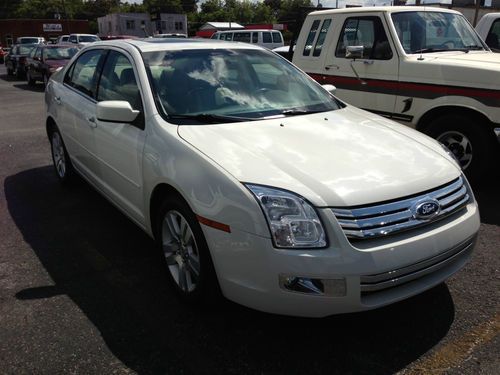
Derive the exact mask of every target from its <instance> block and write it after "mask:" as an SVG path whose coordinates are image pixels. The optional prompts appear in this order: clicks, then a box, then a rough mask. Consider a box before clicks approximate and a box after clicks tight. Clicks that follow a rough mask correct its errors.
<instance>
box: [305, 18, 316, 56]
mask: <svg viewBox="0 0 500 375" xmlns="http://www.w3.org/2000/svg"><path fill="white" fill-rule="evenodd" d="M318 27H319V20H315V21H314V22H313V24H312V26H311V30H309V35H308V36H307V40H306V45H305V46H304V52H303V53H302V54H303V55H304V56H309V55H310V54H311V49H312V45H313V42H314V38H316V32H317V31H318Z"/></svg>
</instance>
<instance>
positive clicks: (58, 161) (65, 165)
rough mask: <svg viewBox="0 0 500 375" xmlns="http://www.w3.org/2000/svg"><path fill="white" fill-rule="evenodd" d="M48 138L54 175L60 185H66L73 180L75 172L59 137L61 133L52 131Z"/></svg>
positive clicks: (56, 130)
mask: <svg viewBox="0 0 500 375" xmlns="http://www.w3.org/2000/svg"><path fill="white" fill-rule="evenodd" d="M49 137H50V149H51V153H52V162H53V164H54V169H55V171H56V175H57V177H58V178H59V181H61V183H62V184H68V183H69V182H71V181H72V180H73V179H74V176H75V171H74V169H73V165H72V164H71V160H70V158H69V155H68V151H67V150H66V146H65V145H64V142H63V139H62V137H61V133H59V130H58V129H52V131H51V133H50V136H49Z"/></svg>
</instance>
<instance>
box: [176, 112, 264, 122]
mask: <svg viewBox="0 0 500 375" xmlns="http://www.w3.org/2000/svg"><path fill="white" fill-rule="evenodd" d="M168 118H169V119H172V120H185V119H187V120H196V121H199V122H204V123H207V124H219V123H223V122H241V121H253V120H256V119H254V118H248V117H238V116H225V115H215V114H211V113H199V114H197V115H169V116H168Z"/></svg>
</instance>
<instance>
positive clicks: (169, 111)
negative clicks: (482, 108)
mask: <svg viewBox="0 0 500 375" xmlns="http://www.w3.org/2000/svg"><path fill="white" fill-rule="evenodd" d="M332 89H333V87H327V88H325V87H321V86H320V85H318V84H317V83H315V82H314V81H313V80H312V79H310V78H309V77H308V76H307V75H305V74H304V73H302V72H301V71H300V70H298V69H297V68H296V67H295V66H294V65H292V64H291V63H289V62H287V61H285V60H284V59H282V58H279V57H278V56H276V55H275V54H274V53H272V52H270V51H267V50H265V49H263V48H260V47H257V46H252V45H248V44H239V43H228V42H218V41H200V40H180V39H177V40H175V39H172V40H167V39H166V40H158V39H145V40H117V41H109V42H98V43H95V44H92V45H91V46H88V47H86V48H84V49H83V50H82V51H80V52H79V53H78V54H77V55H76V56H75V57H74V58H73V60H72V61H71V62H70V63H69V64H68V65H66V67H65V68H63V69H62V70H61V71H59V72H58V73H56V74H55V75H54V76H53V77H52V79H51V81H50V83H49V85H48V86H47V89H46V93H45V102H46V107H47V116H46V126H47V134H48V136H49V139H50V142H51V149H52V156H53V161H54V166H55V170H56V173H57V176H58V177H59V179H60V181H61V182H62V183H64V184H66V183H68V182H69V181H71V180H72V178H73V177H74V174H75V173H78V174H79V175H81V176H82V177H83V178H84V179H85V180H87V181H88V182H89V183H90V184H92V185H93V186H94V187H95V188H96V189H97V190H98V191H100V192H101V193H102V194H103V195H104V196H105V197H106V198H107V199H109V201H111V202H112V203H113V204H114V205H116V207H118V208H119V209H120V210H121V211H123V212H124V213H125V214H126V215H127V216H128V217H129V218H130V219H131V220H132V221H134V222H135V223H136V224H137V225H138V226H139V227H141V228H142V229H143V230H144V231H145V232H147V233H148V234H149V235H151V236H152V237H154V238H155V239H156V240H157V241H158V244H159V248H161V250H162V251H163V254H164V255H165V256H164V259H165V269H166V270H167V272H168V275H169V278H170V279H171V281H172V284H173V286H174V287H175V289H176V291H177V292H178V294H179V295H180V296H181V297H182V298H184V299H186V300H189V301H195V302H200V301H206V300H211V299H212V298H214V296H217V295H218V294H220V293H222V295H224V296H225V297H227V298H228V299H231V300H233V301H236V302H238V303H240V304H243V305H246V306H249V307H252V308H255V309H258V310H262V311H267V312H273V313H280V314H288V315H297V316H315V317H320V316H327V315H331V314H336V313H344V312H353V311H362V310H367V309H372V308H376V307H380V306H383V305H387V304H389V303H393V302H396V301H399V300H402V299H404V298H407V297H409V296H412V295H415V294H417V293H420V292H422V291H424V290H426V289H428V288H431V287H433V286H434V285H437V284H439V283H441V282H443V281H444V280H445V279H446V278H448V277H449V276H451V275H452V274H454V273H455V272H456V271H458V270H459V269H460V268H461V267H462V266H463V265H464V264H465V263H466V262H467V260H468V259H469V257H470V254H471V251H472V248H473V247H474V243H475V239H476V234H477V231H478V229H479V214H478V208H477V205H476V202H475V200H474V196H473V194H472V191H471V189H470V187H469V185H468V183H467V181H466V179H465V177H464V176H463V175H462V173H461V170H460V168H459V167H458V166H457V164H456V162H455V161H454V160H453V158H452V157H451V156H450V155H449V154H448V153H447V151H446V150H445V149H444V148H443V147H441V145H440V144H438V143H437V142H435V141H434V140H432V139H431V138H428V137H427V136H425V135H423V134H421V133H418V132H416V131H414V130H411V129H409V128H407V127H404V126H401V125H398V124H396V123H394V122H391V121H389V120H386V119H383V118H381V117H378V116H376V115H373V114H370V113H367V112H365V111H362V110H359V109H357V108H354V107H352V106H349V105H347V104H345V103H343V102H341V101H339V100H338V99H336V98H335V97H334V96H333V95H332V93H331V92H329V91H328V90H330V91H332Z"/></svg>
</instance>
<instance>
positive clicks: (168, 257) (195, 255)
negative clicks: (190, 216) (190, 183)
mask: <svg viewBox="0 0 500 375" xmlns="http://www.w3.org/2000/svg"><path fill="white" fill-rule="evenodd" d="M162 250H163V255H164V256H165V261H166V263H167V267H168V270H169V272H170V274H171V276H172V278H173V279H174V281H175V283H176V284H177V286H178V287H179V288H180V289H181V290H182V292H184V293H190V292H192V291H194V290H195V289H196V286H197V284H198V282H199V279H200V255H199V249H198V246H197V243H196V239H195V238H194V235H193V231H192V229H191V227H190V225H189V223H188V221H187V220H186V218H185V217H184V216H183V215H182V214H181V213H180V212H178V211H176V210H170V211H167V213H166V214H165V216H164V219H163V223H162Z"/></svg>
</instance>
